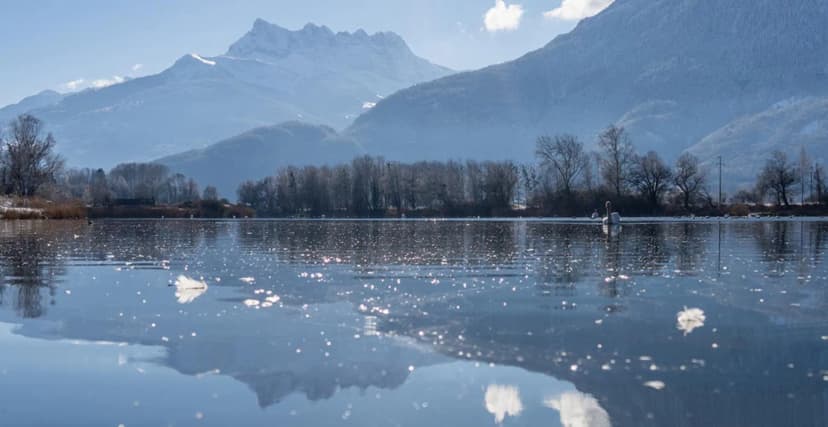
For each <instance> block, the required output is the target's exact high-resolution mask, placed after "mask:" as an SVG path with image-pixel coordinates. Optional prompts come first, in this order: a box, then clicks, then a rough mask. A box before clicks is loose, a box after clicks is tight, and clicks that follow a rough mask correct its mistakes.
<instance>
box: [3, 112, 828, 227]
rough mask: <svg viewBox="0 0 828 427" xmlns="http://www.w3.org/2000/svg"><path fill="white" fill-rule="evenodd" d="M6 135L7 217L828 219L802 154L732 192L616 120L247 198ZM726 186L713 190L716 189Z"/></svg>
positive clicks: (342, 168) (778, 161) (29, 133)
mask: <svg viewBox="0 0 828 427" xmlns="http://www.w3.org/2000/svg"><path fill="white" fill-rule="evenodd" d="M7 134H8V135H7V136H6V137H5V138H3V139H0V145H2V151H0V189H1V190H2V192H3V194H5V195H6V196H5V197H4V198H3V199H2V200H0V216H2V218H7V219H8V218H86V217H97V218H101V217H134V218H158V217H166V218H189V217H204V218H232V217H235V218H243V217H252V216H254V215H258V216H263V217H403V216H405V217H470V216H472V217H473V216H481V217H488V216H566V217H584V216H590V215H592V214H593V213H594V212H598V213H599V214H602V213H603V212H600V211H599V210H600V207H602V206H603V205H604V202H605V201H606V200H611V201H612V202H613V205H614V206H615V207H616V209H617V210H619V211H621V212H623V213H624V215H626V216H644V215H668V216H678V215H682V216H686V215H705V216H709V215H727V214H729V215H739V216H744V215H748V214H750V213H762V214H765V215H791V214H793V215H824V214H826V213H828V208H827V207H826V206H828V192H826V191H825V172H824V169H823V167H822V166H821V165H818V164H815V163H813V162H811V161H810V159H809V157H808V155H807V153H805V152H804V150H803V151H802V152H801V153H800V156H799V159H798V161H792V160H790V159H789V158H788V156H787V155H786V154H785V153H782V152H778V151H777V152H774V153H772V155H771V156H770V157H769V158H768V159H767V162H766V164H765V165H764V167H763V168H762V169H761V170H760V171H758V176H757V180H756V184H755V186H753V188H749V189H743V190H740V191H739V192H737V193H736V194H734V195H733V196H732V197H729V198H728V197H727V195H725V194H722V193H720V192H719V191H718V189H719V188H720V187H719V183H718V182H716V183H714V176H713V174H712V173H711V171H710V170H708V169H706V168H705V167H704V166H703V164H702V162H701V161H700V159H698V158H696V157H694V156H693V155H692V154H689V153H684V154H682V155H681V156H680V157H679V158H678V159H677V160H676V161H675V162H673V163H672V164H668V163H667V162H665V161H664V160H663V159H662V158H661V157H660V156H659V154H658V153H656V152H653V151H650V152H647V153H638V152H637V151H636V150H635V147H634V145H633V142H632V140H631V138H630V137H629V135H628V134H627V132H626V131H625V130H624V128H622V127H618V126H614V125H610V126H608V127H607V128H606V129H605V130H604V131H602V132H601V134H600V135H598V136H597V143H596V144H595V147H596V150H595V151H589V150H587V148H586V145H585V144H584V143H583V142H582V141H580V140H579V139H578V137H576V136H573V135H568V134H559V135H552V136H541V137H539V138H538V139H537V142H536V150H535V153H534V154H535V159H536V161H535V162H533V163H529V164H518V163H515V162H512V161H508V160H506V161H482V162H481V161H472V160H467V161H451V160H450V161H442V162H440V161H421V162H412V163H404V162H398V161H391V160H386V159H383V158H382V157H372V156H361V157H357V158H355V159H353V160H352V161H351V162H349V163H342V164H338V165H324V166H303V167H293V166H292V167H284V168H280V169H279V170H277V171H275V173H274V174H273V175H271V176H267V177H263V178H261V179H259V180H256V181H247V182H244V183H242V184H241V185H240V186H239V188H238V191H237V198H238V204H233V203H231V202H230V201H229V200H227V199H222V198H220V197H219V194H218V192H217V191H216V189H215V188H214V187H211V186H208V187H206V188H204V190H203V191H200V189H199V185H198V183H196V182H195V181H194V180H193V179H191V178H188V177H186V176H184V175H182V174H180V173H174V172H173V171H170V170H169V169H168V168H167V167H166V166H164V165H160V164H155V163H124V164H120V165H117V166H115V167H114V168H112V169H111V170H109V171H108V172H107V171H104V170H103V169H67V168H65V167H64V163H63V160H62V159H61V158H60V157H59V156H58V155H56V154H55V152H54V148H55V145H56V143H57V142H56V141H55V139H54V138H53V137H52V135H51V134H47V135H45V136H43V135H42V134H43V124H42V122H40V120H38V119H37V118H35V117H32V116H30V115H22V116H20V117H18V118H17V119H16V120H15V121H14V122H12V123H11V124H10V126H9V131H8V132H7ZM715 178H718V176H716V177H715ZM714 187H715V188H716V189H717V191H713V190H712V188H714Z"/></svg>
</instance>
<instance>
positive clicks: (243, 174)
mask: <svg viewBox="0 0 828 427" xmlns="http://www.w3.org/2000/svg"><path fill="white" fill-rule="evenodd" d="M357 153H358V150H357V147H356V146H355V145H353V144H350V143H347V142H341V141H340V140H339V138H338V137H337V133H336V131H335V130H333V129H331V128H329V127H326V126H313V125H309V124H305V123H300V122H295V121H294V122H287V123H283V124H280V125H277V126H269V127H261V128H257V129H253V130H250V131H248V132H245V133H242V134H241V135H238V136H235V137H232V138H229V139H226V140H224V141H221V142H218V143H216V144H213V145H210V146H209V147H207V148H203V149H197V150H191V151H187V152H185V153H181V154H176V155H173V156H169V157H165V158H162V159H159V160H158V161H157V162H158V163H161V164H164V165H166V166H168V167H169V168H170V170H172V171H173V172H180V173H182V174H184V175H186V176H188V177H192V178H193V179H195V180H196V181H197V182H198V183H199V184H201V185H202V186H206V185H213V186H215V187H216V188H217V189H218V190H219V194H220V195H221V196H222V197H226V198H228V199H231V200H235V199H236V190H237V189H238V187H239V184H241V183H242V182H244V181H245V180H257V179H261V178H263V177H265V176H268V175H272V174H273V173H274V172H275V171H276V169H277V168H279V167H281V166H288V165H292V166H305V165H321V164H333V163H337V162H340V161H349V160H350V159H352V158H353V157H354V156H355V155H356V154H357Z"/></svg>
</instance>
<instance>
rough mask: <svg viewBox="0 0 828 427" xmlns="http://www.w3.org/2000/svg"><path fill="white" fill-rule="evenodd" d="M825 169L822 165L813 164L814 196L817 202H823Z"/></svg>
mask: <svg viewBox="0 0 828 427" xmlns="http://www.w3.org/2000/svg"><path fill="white" fill-rule="evenodd" d="M825 196H826V193H825V169H824V168H823V167H822V165H819V164H817V165H814V197H816V202H817V203H820V204H822V203H825Z"/></svg>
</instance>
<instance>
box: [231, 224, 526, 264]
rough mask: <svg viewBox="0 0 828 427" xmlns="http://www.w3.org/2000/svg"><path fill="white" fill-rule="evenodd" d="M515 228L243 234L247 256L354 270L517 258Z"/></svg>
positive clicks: (291, 227) (323, 228) (300, 227)
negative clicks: (340, 264)
mask: <svg viewBox="0 0 828 427" xmlns="http://www.w3.org/2000/svg"><path fill="white" fill-rule="evenodd" d="M515 227H516V226H515V224H514V223H508V222H504V223H496V222H477V221H472V222H468V223H465V222H460V221H436V222H435V221H410V222H392V221H343V222H326V221H266V222H264V221H250V222H242V223H241V224H240V228H239V239H240V242H241V246H242V247H243V248H244V249H246V250H252V251H259V250H261V249H262V248H279V253H278V256H279V258H280V260H282V261H284V262H291V263H295V262H301V263H312V262H318V261H319V260H320V259H322V258H323V257H336V258H340V259H342V260H347V261H348V262H349V263H351V264H353V265H358V266H361V267H367V268H373V267H376V266H385V265H440V264H442V263H443V262H446V261H449V260H450V261H451V262H452V264H454V263H462V264H464V265H465V264H468V265H476V266H480V265H484V266H485V265H493V264H501V263H506V262H508V261H509V260H511V259H513V258H514V257H515V252H516V235H515V234H516V233H515Z"/></svg>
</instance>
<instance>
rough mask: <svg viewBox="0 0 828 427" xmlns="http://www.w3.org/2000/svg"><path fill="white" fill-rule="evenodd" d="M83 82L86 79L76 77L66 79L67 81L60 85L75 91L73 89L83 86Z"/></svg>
mask: <svg viewBox="0 0 828 427" xmlns="http://www.w3.org/2000/svg"><path fill="white" fill-rule="evenodd" d="M84 82H86V80H84V79H77V80H72V81H68V82H66V83H64V84H63V85H61V86H63V87H64V88H65V89H67V90H71V91H75V90H78V89H80V88H81V87H82V86H83V84H84Z"/></svg>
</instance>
